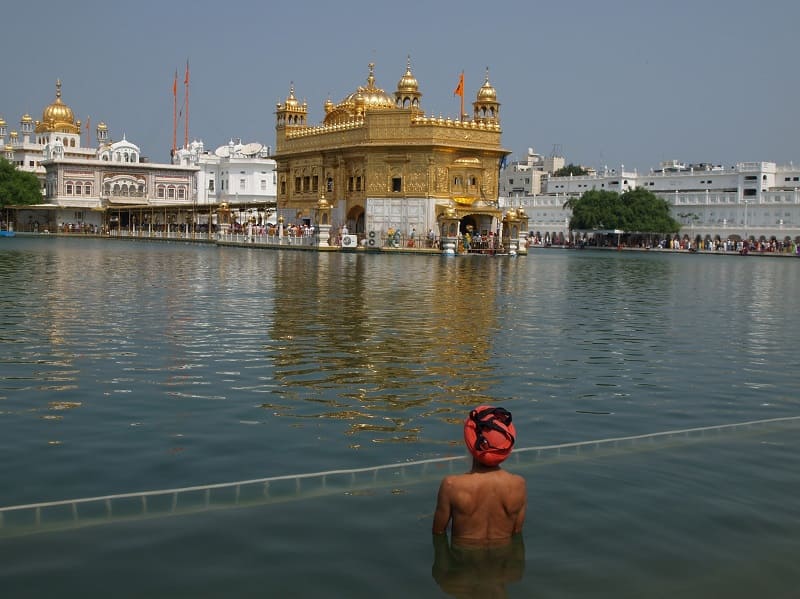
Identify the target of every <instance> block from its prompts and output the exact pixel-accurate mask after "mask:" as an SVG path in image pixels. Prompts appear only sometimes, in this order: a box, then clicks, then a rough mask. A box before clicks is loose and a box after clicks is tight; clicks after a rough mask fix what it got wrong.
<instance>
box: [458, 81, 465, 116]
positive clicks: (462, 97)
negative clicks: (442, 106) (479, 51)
mask: <svg viewBox="0 0 800 599" xmlns="http://www.w3.org/2000/svg"><path fill="white" fill-rule="evenodd" d="M458 120H459V121H461V122H462V123H463V122H464V71H461V112H460V113H459V115H458Z"/></svg>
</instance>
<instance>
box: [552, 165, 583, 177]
mask: <svg viewBox="0 0 800 599" xmlns="http://www.w3.org/2000/svg"><path fill="white" fill-rule="evenodd" d="M587 172H588V171H587V170H586V169H585V168H583V167H582V166H579V165H577V164H572V163H571V162H570V163H569V164H568V165H567V166H562V167H561V168H560V169H558V170H557V171H556V172H554V173H553V176H554V177H569V176H570V175H572V176H574V177H577V176H580V175H585V174H586V173H587Z"/></svg>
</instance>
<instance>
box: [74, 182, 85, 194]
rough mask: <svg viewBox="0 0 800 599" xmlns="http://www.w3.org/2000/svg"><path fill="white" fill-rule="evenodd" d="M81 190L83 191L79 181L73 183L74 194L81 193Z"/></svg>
mask: <svg viewBox="0 0 800 599" xmlns="http://www.w3.org/2000/svg"><path fill="white" fill-rule="evenodd" d="M82 191H83V188H82V187H81V184H80V183H76V184H75V195H76V196H79V195H81V192H82Z"/></svg>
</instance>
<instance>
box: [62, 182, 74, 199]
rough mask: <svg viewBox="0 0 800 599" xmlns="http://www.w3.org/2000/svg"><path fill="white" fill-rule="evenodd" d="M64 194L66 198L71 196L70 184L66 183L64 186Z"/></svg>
mask: <svg viewBox="0 0 800 599" xmlns="http://www.w3.org/2000/svg"><path fill="white" fill-rule="evenodd" d="M64 193H65V194H67V195H68V196H71V195H72V183H67V184H66V185H65V186H64Z"/></svg>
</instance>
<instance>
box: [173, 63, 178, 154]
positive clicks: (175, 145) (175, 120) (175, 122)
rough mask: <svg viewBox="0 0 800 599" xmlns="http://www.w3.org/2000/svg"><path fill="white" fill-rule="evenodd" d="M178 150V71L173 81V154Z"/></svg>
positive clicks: (176, 70)
mask: <svg viewBox="0 0 800 599" xmlns="http://www.w3.org/2000/svg"><path fill="white" fill-rule="evenodd" d="M177 150H178V69H175V79H173V80H172V154H173V156H174V155H175V152H176V151H177Z"/></svg>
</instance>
